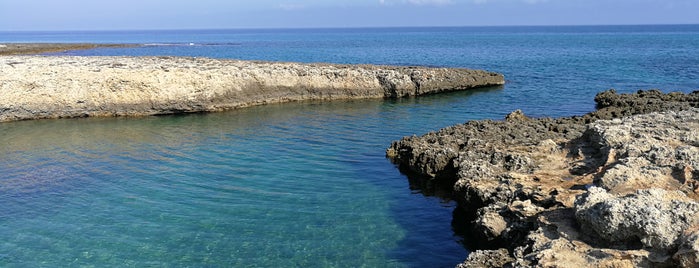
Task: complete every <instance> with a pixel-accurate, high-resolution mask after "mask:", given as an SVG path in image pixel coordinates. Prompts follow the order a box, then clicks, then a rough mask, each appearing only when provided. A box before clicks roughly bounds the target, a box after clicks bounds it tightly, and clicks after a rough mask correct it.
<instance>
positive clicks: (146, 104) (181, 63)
mask: <svg viewBox="0 0 699 268" xmlns="http://www.w3.org/2000/svg"><path fill="white" fill-rule="evenodd" d="M503 83H504V78H503V76H502V75H500V74H496V73H491V72H486V71H479V70H469V69H454V68H426V67H394V66H371V65H336V64H300V63H281V62H251V61H236V60H216V59H204V58H176V57H41V56H6V57H0V122H1V121H12V120H24V119H38V118H63V117H85V116H136V115H157V114H172V113H191V112H210V111H222V110H229V109H235V108H240V107H246V106H251V105H258V104H265V103H277V102H288V101H299V100H333V99H357V98H399V97H407V96H418V95H424V94H432V93H438V92H443V91H451V90H465V89H469V88H475V87H484V86H494V85H501V84H503Z"/></svg>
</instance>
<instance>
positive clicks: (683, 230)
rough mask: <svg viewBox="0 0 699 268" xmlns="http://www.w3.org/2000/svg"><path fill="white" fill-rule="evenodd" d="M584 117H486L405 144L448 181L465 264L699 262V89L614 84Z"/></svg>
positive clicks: (400, 146) (414, 168)
mask: <svg viewBox="0 0 699 268" xmlns="http://www.w3.org/2000/svg"><path fill="white" fill-rule="evenodd" d="M595 101H596V102H597V107H598V109H597V110H596V111H594V112H591V113H589V114H586V115H583V116H573V117H564V118H556V119H552V118H529V117H527V116H526V115H524V114H523V113H522V112H521V111H515V112H513V113H511V114H509V115H508V116H507V117H506V118H505V120H503V121H493V120H483V121H471V122H467V123H465V124H461V125H456V126H451V127H447V128H444V129H442V130H439V131H436V132H431V133H428V134H425V135H423V136H420V137H417V136H413V137H406V138H403V139H402V140H400V141H396V142H394V143H393V144H392V145H391V146H390V147H389V148H388V150H387V156H388V157H389V158H391V159H392V160H393V161H395V162H396V163H397V164H398V165H399V166H400V167H401V169H402V170H404V171H405V172H406V173H408V174H409V175H410V176H412V177H415V178H419V179H421V180H422V181H423V185H424V187H425V188H426V189H429V188H431V187H437V186H439V185H446V187H447V188H449V193H450V194H451V196H450V198H453V199H455V200H456V201H457V203H458V207H457V208H456V209H455V211H454V219H453V222H452V225H453V226H454V229H455V230H457V231H458V232H460V233H461V234H463V235H464V237H465V241H466V242H467V243H469V244H470V246H471V248H473V249H475V251H474V252H473V253H471V255H470V256H469V258H468V260H466V261H465V262H464V263H462V264H460V265H459V266H460V267H697V266H699V109H697V108H699V91H695V92H693V93H691V94H683V93H669V94H663V93H662V92H660V91H658V90H651V91H639V92H637V93H635V94H617V93H616V92H615V91H613V90H611V91H605V92H602V93H600V94H598V95H597V96H596V98H595Z"/></svg>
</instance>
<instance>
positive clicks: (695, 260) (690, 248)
mask: <svg viewBox="0 0 699 268" xmlns="http://www.w3.org/2000/svg"><path fill="white" fill-rule="evenodd" d="M673 258H674V259H675V261H677V264H678V265H679V266H681V267H686V268H690V267H699V229H693V230H687V231H685V233H684V234H683V236H682V239H680V247H679V250H678V251H677V253H675V256H673Z"/></svg>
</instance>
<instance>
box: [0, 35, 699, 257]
mask: <svg viewBox="0 0 699 268" xmlns="http://www.w3.org/2000/svg"><path fill="white" fill-rule="evenodd" d="M7 42H49V43H63V42H75V43H130V44H139V46H134V47H125V48H98V49H92V50H83V51H69V52H64V53H54V54H52V55H70V56H73V55H78V56H185V57H210V58H223V59H243V60H262V61H284V62H307V63H316V62H328V63H348V64H381V65H417V66H433V67H464V68H476V69H486V70H490V71H495V72H500V73H503V74H504V75H505V78H506V84H505V85H504V86H499V87H490V88H482V89H475V90H468V91H463V92H454V93H446V94H438V95H431V96H423V97H416V98H406V99H398V100H389V99H387V100H382V99H370V100H348V101H304V102H293V103H284V104H272V105H264V106H257V107H250V108H244V109H239V110H233V111H229V112H221V113H210V114H190V115H170V116H152V117H137V118H128V117H125V118H80V119H60V120H35V121H21V122H10V123H0V266H1V267H78V266H80V267H82V266H87V267H115V266H116V267H280V266H285V267H453V266H454V265H456V264H458V263H460V262H461V261H463V260H464V259H465V258H466V257H467V256H468V254H469V248H467V246H465V245H466V244H469V243H468V237H462V236H459V235H457V234H455V232H454V231H453V229H452V226H451V220H452V212H453V210H454V209H455V206H456V204H455V203H454V201H452V200H451V197H450V196H449V195H448V194H447V193H444V192H439V191H434V190H433V189H423V188H422V185H423V184H422V183H420V181H419V180H415V179H412V178H408V177H407V176H406V175H405V174H403V173H401V172H400V171H399V170H398V168H397V167H396V166H395V165H394V164H393V163H391V162H390V161H389V160H388V159H386V157H385V150H386V148H387V147H388V146H389V145H390V144H391V142H392V141H394V140H398V139H400V138H402V137H404V136H410V135H421V134H424V133H427V132H430V131H434V130H437V129H439V128H443V127H446V126H450V125H454V124H459V123H464V122H466V121H468V120H480V119H493V120H500V119H502V118H503V117H504V116H505V115H506V114H507V113H509V112H512V111H514V110H516V109H521V110H522V111H523V112H524V113H525V114H526V115H529V116H532V117H558V116H570V115H579V114H583V113H586V112H590V111H592V110H594V108H595V103H594V96H595V94H596V93H598V92H600V91H604V90H607V89H612V88H613V89H616V90H617V91H618V92H622V93H629V92H635V91H637V90H647V89H661V90H663V91H665V92H670V91H680V92H685V93H688V92H692V91H694V90H699V25H637V26H531V27H529V26H519V27H436V28H356V29H231V30H168V31H108V32H0V43H7ZM1 75H2V74H0V76H1Z"/></svg>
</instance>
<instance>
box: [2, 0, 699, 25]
mask: <svg viewBox="0 0 699 268" xmlns="http://www.w3.org/2000/svg"><path fill="white" fill-rule="evenodd" d="M698 14H699V0H336V1H329V0H254V1H223V0H0V31H69V30H149V29H153V30H156V29H239V28H338V27H340V28H345V27H402V26H502V25H508V26H509V25H624V24H699V15H698Z"/></svg>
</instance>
